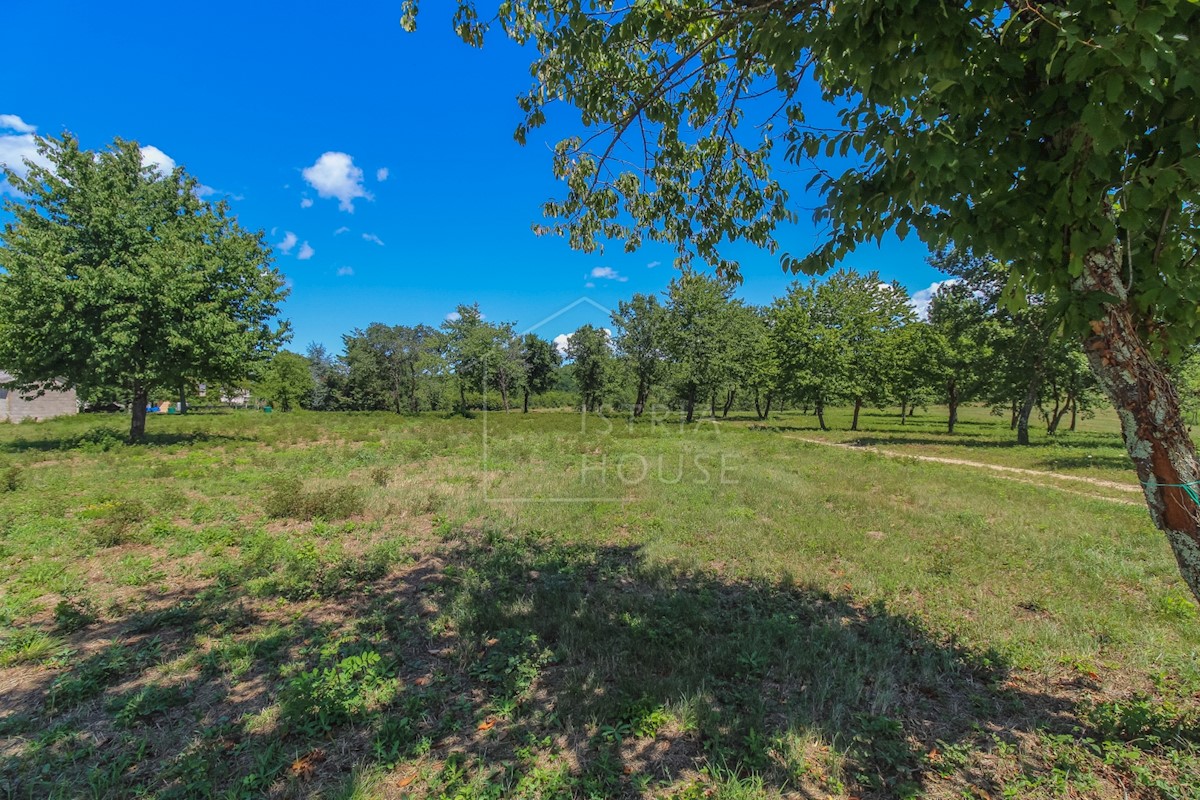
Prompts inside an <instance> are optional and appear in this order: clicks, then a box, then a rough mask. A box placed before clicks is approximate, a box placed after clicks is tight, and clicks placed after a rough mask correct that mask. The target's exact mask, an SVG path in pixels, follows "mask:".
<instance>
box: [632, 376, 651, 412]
mask: <svg viewBox="0 0 1200 800" xmlns="http://www.w3.org/2000/svg"><path fill="white" fill-rule="evenodd" d="M649 396H650V387H649V385H647V384H646V382H645V381H642V380H639V381H638V390H637V399H636V400H635V401H634V403H633V416H635V417H640V416H641V415H642V414H643V413H644V412H645V411H646V398H648V397H649Z"/></svg>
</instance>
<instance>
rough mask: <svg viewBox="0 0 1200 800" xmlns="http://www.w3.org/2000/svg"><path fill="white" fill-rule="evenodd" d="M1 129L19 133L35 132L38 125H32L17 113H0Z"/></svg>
mask: <svg viewBox="0 0 1200 800" xmlns="http://www.w3.org/2000/svg"><path fill="white" fill-rule="evenodd" d="M0 129H2V130H6V131H16V132H17V133H34V132H35V131H37V126H36V125H30V124H29V123H28V122H26V121H25V120H23V119H21V118H20V117H18V116H17V115H16V114H0Z"/></svg>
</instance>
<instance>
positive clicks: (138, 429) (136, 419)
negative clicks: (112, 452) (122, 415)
mask: <svg viewBox="0 0 1200 800" xmlns="http://www.w3.org/2000/svg"><path fill="white" fill-rule="evenodd" d="M149 402H150V393H149V392H148V391H147V390H146V387H145V386H142V385H141V384H140V383H135V384H134V385H133V419H132V420H131V421H130V423H129V441H131V442H140V441H142V440H143V439H145V438H146V404H147V403H149Z"/></svg>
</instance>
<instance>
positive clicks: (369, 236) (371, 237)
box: [362, 233, 383, 247]
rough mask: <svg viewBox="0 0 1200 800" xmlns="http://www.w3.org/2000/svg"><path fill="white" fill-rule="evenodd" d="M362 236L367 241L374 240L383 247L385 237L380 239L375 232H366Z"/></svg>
mask: <svg viewBox="0 0 1200 800" xmlns="http://www.w3.org/2000/svg"><path fill="white" fill-rule="evenodd" d="M362 237H363V239H364V240H365V241H368V242H374V243H375V244H377V245H379V246H380V247H383V239H380V238H379V237H378V236H376V235H375V234H373V233H364V234H363V235H362Z"/></svg>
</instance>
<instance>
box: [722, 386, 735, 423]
mask: <svg viewBox="0 0 1200 800" xmlns="http://www.w3.org/2000/svg"><path fill="white" fill-rule="evenodd" d="M736 391H737V390H736V389H730V390H729V395H728V396H727V397H726V398H725V407H724V408H722V409H721V419H725V417H728V416H729V409H731V408H733V395H734V392H736Z"/></svg>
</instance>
